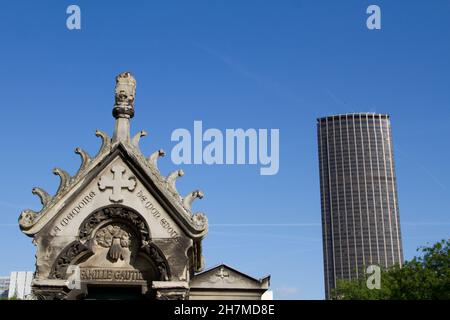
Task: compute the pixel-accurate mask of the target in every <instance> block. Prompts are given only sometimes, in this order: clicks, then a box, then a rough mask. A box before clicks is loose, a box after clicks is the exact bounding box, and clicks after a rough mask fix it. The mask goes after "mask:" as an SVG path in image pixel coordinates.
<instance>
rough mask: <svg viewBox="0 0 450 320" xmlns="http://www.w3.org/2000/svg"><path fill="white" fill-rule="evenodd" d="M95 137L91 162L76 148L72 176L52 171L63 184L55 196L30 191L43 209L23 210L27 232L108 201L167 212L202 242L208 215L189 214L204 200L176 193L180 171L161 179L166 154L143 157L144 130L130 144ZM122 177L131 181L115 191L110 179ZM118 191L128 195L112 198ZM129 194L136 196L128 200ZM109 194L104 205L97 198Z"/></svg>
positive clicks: (197, 194)
mask: <svg viewBox="0 0 450 320" xmlns="http://www.w3.org/2000/svg"><path fill="white" fill-rule="evenodd" d="M96 135H97V136H100V137H101V138H102V146H101V148H100V151H99V152H98V154H97V155H96V156H95V157H94V158H90V157H89V155H88V154H87V153H86V152H84V151H83V150H81V149H80V148H77V149H76V153H78V154H80V156H81V158H82V163H81V166H80V169H79V170H78V172H77V173H76V174H75V175H74V176H70V175H69V174H68V173H67V172H65V171H64V170H62V169H55V170H54V173H55V174H56V175H58V176H59V177H60V180H61V181H60V186H59V188H58V190H57V192H56V194H55V195H54V196H53V197H51V196H50V195H49V194H48V193H46V192H45V191H43V190H42V189H40V188H34V189H33V193H34V194H36V195H38V196H39V197H40V198H41V202H42V205H43V208H42V209H41V210H40V211H39V212H36V211H32V210H25V211H23V212H22V214H21V216H20V218H19V225H20V228H21V229H22V231H23V232H24V233H25V234H27V235H29V236H33V235H35V234H37V233H39V232H40V231H41V230H42V229H43V228H44V227H46V226H47V224H49V223H50V221H52V220H54V219H58V217H59V216H60V215H61V216H62V215H63V213H64V211H67V210H68V209H70V208H72V207H71V206H75V208H76V206H77V205H78V206H79V207H80V206H84V204H85V203H86V206H88V204H89V203H90V202H92V201H93V199H94V198H96V201H94V203H95V204H96V206H97V207H99V206H102V205H108V203H109V204H114V203H122V204H125V203H128V204H129V205H130V206H131V207H134V206H135V205H136V204H138V203H140V204H141V207H142V205H144V207H145V205H147V207H150V206H158V207H160V208H159V209H160V211H162V212H164V213H167V214H168V215H169V216H170V219H172V220H173V221H174V222H175V223H176V224H177V225H178V226H179V228H181V230H183V232H184V233H185V234H186V235H187V236H189V237H190V238H193V239H201V238H203V237H204V236H205V235H206V233H207V229H208V224H207V219H206V216H205V215H204V214H203V213H196V214H193V213H192V212H191V203H192V201H193V200H194V199H195V198H197V197H202V193H201V191H198V190H197V191H193V192H192V193H190V194H188V195H187V196H186V197H181V196H180V195H179V194H178V192H177V190H176V186H175V180H176V178H177V177H179V176H182V175H183V174H184V173H183V171H181V170H177V171H175V172H173V173H171V174H170V175H169V176H168V177H163V176H162V175H161V174H160V172H159V170H158V167H157V159H158V157H160V156H162V155H164V152H163V151H162V150H158V151H156V152H155V153H153V154H152V155H151V156H150V157H148V158H146V157H144V156H143V155H142V153H141V152H140V150H139V145H138V141H139V138H140V137H141V136H143V135H145V133H144V132H140V133H138V134H137V135H136V136H135V138H133V139H132V141H131V142H130V143H126V142H125V143H124V142H122V141H119V142H116V143H115V144H113V143H112V142H111V139H110V138H109V137H108V136H107V135H106V134H105V133H103V132H101V131H97V133H96ZM114 165H115V166H116V169H118V168H122V169H123V170H125V171H127V172H126V173H125V172H124V173H120V172H114V171H113V170H114V169H113V167H114ZM122 174H124V175H125V174H126V175H128V176H129V177H132V180H129V181H128V182H126V183H131V184H130V185H128V186H127V185H120V183H121V182H119V181H118V182H117V184H118V185H117V186H116V188H113V187H112V186H113V184H115V183H116V182H115V181H114V179H115V177H114V175H117V177H118V178H117V179H119V175H122ZM99 177H103V178H99ZM101 179H103V181H102V180H101ZM122 183H125V182H122ZM133 183H134V185H132V184H133ZM116 189H117V190H119V191H117V192H120V193H124V194H126V195H127V196H126V197H124V198H123V199H121V198H120V197H119V198H114V192H115V191H116ZM127 190H128V191H129V193H131V194H133V195H134V198H133V197H129V194H128V193H127V192H126V191H127ZM108 193H109V194H111V195H110V196H109V197H103V198H106V201H105V199H103V201H101V200H97V199H98V198H102V195H104V194H108ZM137 200H139V201H137ZM150 201H151V202H150ZM151 209H152V208H150V209H148V210H147V211H149V210H150V211H151ZM153 210H154V209H153ZM76 211H77V210H75V213H76ZM143 212H145V211H143ZM150 214H151V213H150ZM61 219H64V217H61Z"/></svg>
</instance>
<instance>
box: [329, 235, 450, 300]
mask: <svg viewBox="0 0 450 320" xmlns="http://www.w3.org/2000/svg"><path fill="white" fill-rule="evenodd" d="M417 251H418V252H420V254H419V255H418V256H416V257H414V258H413V259H411V260H410V261H406V262H405V263H404V264H403V266H402V267H401V268H400V267H399V266H393V267H391V268H388V269H386V270H382V271H381V287H380V289H369V288H368V287H367V283H366V281H367V277H368V276H369V275H365V276H364V277H360V278H359V279H355V280H338V281H337V284H336V289H334V290H333V291H332V299H341V300H381V299H386V300H387V299H389V300H431V299H439V300H443V299H445V300H449V299H450V239H449V240H442V241H440V242H437V243H435V244H434V245H432V246H429V247H421V248H419V249H417Z"/></svg>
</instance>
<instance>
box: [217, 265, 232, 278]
mask: <svg viewBox="0 0 450 320" xmlns="http://www.w3.org/2000/svg"><path fill="white" fill-rule="evenodd" d="M216 276H217V277H219V278H220V279H222V280H223V279H224V278H228V277H229V276H230V275H229V273H228V272H225V270H224V269H223V267H221V268H220V270H219V273H216Z"/></svg>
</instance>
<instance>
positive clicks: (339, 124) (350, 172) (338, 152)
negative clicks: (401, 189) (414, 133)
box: [317, 113, 403, 298]
mask: <svg viewBox="0 0 450 320" xmlns="http://www.w3.org/2000/svg"><path fill="white" fill-rule="evenodd" d="M317 133H318V142H319V143H318V145H319V165H320V191H321V206H322V230H323V250H324V269H325V272H324V273H325V292H326V297H327V298H330V293H331V289H333V288H335V286H336V280H337V279H354V278H358V277H359V276H360V275H363V274H364V267H367V266H369V265H373V264H376V265H379V266H381V267H389V266H392V265H395V264H399V265H401V264H402V263H403V252H402V242H401V235H400V221H399V211H398V201H397V186H396V176H395V170H394V156H393V150H392V149H393V148H392V135H391V126H390V120H389V116H388V115H384V114H373V113H354V114H344V115H334V116H329V117H324V118H319V119H317Z"/></svg>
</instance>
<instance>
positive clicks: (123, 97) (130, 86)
mask: <svg viewBox="0 0 450 320" xmlns="http://www.w3.org/2000/svg"><path fill="white" fill-rule="evenodd" d="M135 95H136V80H135V79H134V78H133V76H132V75H131V73H129V72H122V73H121V74H119V75H118V76H117V77H116V90H115V97H116V99H115V105H114V109H113V116H114V118H116V125H115V128H114V135H113V139H112V141H113V143H115V142H117V141H121V142H125V143H129V142H130V119H131V118H133V117H134V97H135Z"/></svg>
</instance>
